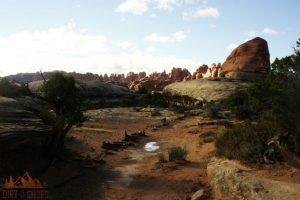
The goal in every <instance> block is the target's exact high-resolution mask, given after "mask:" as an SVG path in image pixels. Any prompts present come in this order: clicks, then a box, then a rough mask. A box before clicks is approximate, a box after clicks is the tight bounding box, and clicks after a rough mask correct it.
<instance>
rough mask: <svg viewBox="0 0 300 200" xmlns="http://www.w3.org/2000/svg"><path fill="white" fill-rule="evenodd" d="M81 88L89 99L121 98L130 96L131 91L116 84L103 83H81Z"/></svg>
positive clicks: (78, 82)
mask: <svg viewBox="0 0 300 200" xmlns="http://www.w3.org/2000/svg"><path fill="white" fill-rule="evenodd" d="M77 84H78V85H79V88H80V89H81V90H82V92H83V94H84V95H85V96H87V97H120V96H127V95H130V91H129V89H128V88H126V87H122V86H119V85H115V84H110V83H103V82H101V81H97V80H94V81H79V80H77Z"/></svg>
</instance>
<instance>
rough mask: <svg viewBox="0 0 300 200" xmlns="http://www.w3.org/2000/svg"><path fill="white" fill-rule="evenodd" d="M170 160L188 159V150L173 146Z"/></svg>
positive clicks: (170, 150) (170, 151)
mask: <svg viewBox="0 0 300 200" xmlns="http://www.w3.org/2000/svg"><path fill="white" fill-rule="evenodd" d="M168 153H169V161H176V160H186V156H187V154H188V152H187V150H186V149H185V148H183V147H172V148H170V149H169V151H168Z"/></svg>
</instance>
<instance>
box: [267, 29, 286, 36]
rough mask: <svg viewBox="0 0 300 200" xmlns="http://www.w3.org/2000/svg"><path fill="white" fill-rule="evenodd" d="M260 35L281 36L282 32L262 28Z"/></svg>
mask: <svg viewBox="0 0 300 200" xmlns="http://www.w3.org/2000/svg"><path fill="white" fill-rule="evenodd" d="M262 33H264V34H267V35H279V34H282V33H283V32H280V31H277V30H274V29H271V28H264V29H263V30H262Z"/></svg>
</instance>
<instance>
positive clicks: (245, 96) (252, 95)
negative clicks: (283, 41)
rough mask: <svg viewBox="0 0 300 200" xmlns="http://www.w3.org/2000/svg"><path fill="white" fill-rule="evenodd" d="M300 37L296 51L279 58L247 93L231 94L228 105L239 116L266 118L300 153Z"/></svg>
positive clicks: (296, 151) (297, 152)
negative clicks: (285, 134)
mask: <svg viewBox="0 0 300 200" xmlns="http://www.w3.org/2000/svg"><path fill="white" fill-rule="evenodd" d="M299 48H300V40H298V42H297V47H296V48H295V52H294V54H292V55H290V56H286V57H283V58H281V59H278V58H276V59H275V61H274V62H273V63H272V65H271V71H270V73H269V74H268V76H267V78H266V79H263V80H261V81H258V82H256V83H254V84H252V85H251V86H250V87H249V88H248V89H247V90H246V91H245V92H244V93H238V94H234V95H232V96H231V97H229V98H228V99H227V100H226V101H225V102H226V103H225V105H226V106H228V107H230V108H231V110H232V111H233V112H234V113H235V114H236V116H237V117H239V118H248V119H254V120H261V119H266V120H268V121H271V122H274V124H276V125H277V126H278V127H279V128H280V129H281V130H282V133H288V134H289V135H290V136H291V138H293V144H294V147H293V149H294V153H296V154H298V155H300V125H299V124H300V123H299V122H300V95H299V94H300V53H299V52H300V50H299Z"/></svg>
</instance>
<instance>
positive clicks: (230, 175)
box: [207, 158, 300, 200]
mask: <svg viewBox="0 0 300 200" xmlns="http://www.w3.org/2000/svg"><path fill="white" fill-rule="evenodd" d="M250 172H251V169H250V168H247V167H244V166H243V165H241V164H239V163H237V162H236V161H230V160H222V159H216V158H213V159H212V160H211V162H210V163H209V164H208V165H207V176H208V179H209V182H210V184H211V186H212V187H213V189H214V190H215V191H217V192H218V193H221V195H222V196H223V197H229V198H232V199H241V200H242V199H248V200H271V199H272V200H282V199H289V200H297V199H299V198H300V185H299V184H295V183H287V182H282V181H274V180H269V179H265V178H259V177H256V176H254V175H252V174H251V173H250Z"/></svg>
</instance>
